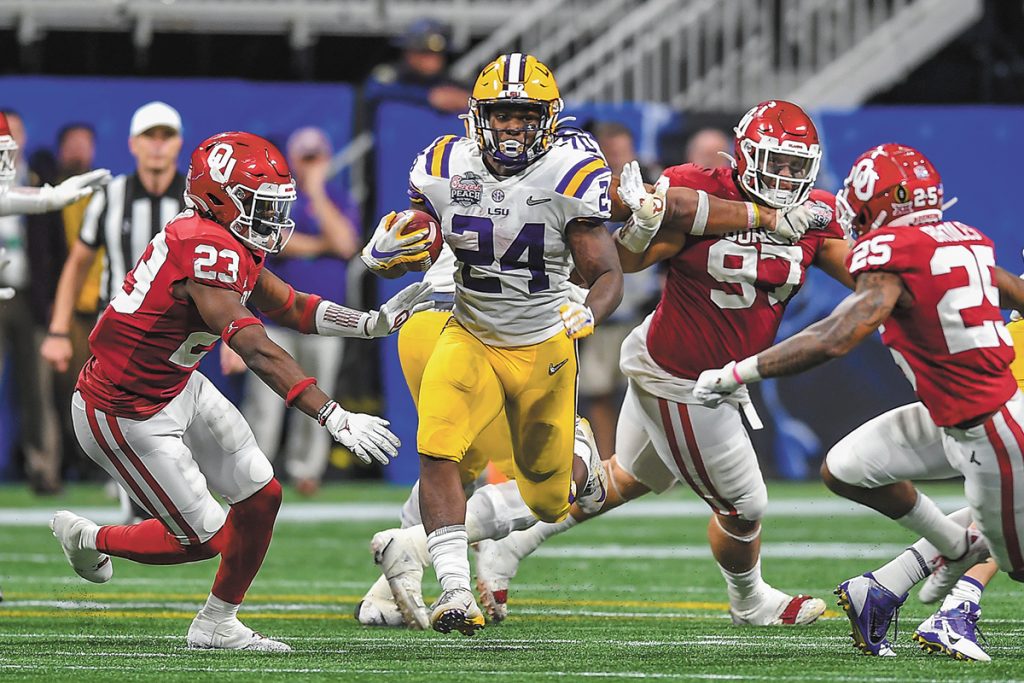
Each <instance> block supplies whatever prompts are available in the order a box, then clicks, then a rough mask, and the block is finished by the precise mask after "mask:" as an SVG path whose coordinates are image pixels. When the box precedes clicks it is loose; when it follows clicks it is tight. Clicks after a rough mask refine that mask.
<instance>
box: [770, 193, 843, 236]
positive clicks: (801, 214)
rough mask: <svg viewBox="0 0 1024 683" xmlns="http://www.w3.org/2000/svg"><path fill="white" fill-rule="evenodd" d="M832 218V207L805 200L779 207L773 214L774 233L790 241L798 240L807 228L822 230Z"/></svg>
mask: <svg viewBox="0 0 1024 683" xmlns="http://www.w3.org/2000/svg"><path fill="white" fill-rule="evenodd" d="M831 220H832V209H831V208H829V207H828V205H826V204H822V203H821V202H815V201H806V202H804V203H803V204H800V205H799V206H793V207H790V208H788V209H780V210H779V211H778V213H777V214H776V216H775V230H774V232H775V234H776V235H778V236H779V237H781V238H782V239H784V240H786V241H788V242H790V243H791V244H792V243H796V242H799V241H800V238H801V237H803V236H804V233H806V232H807V231H808V230H822V229H824V228H827V227H828V224H829V222H830V221H831Z"/></svg>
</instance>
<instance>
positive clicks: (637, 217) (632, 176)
mask: <svg viewBox="0 0 1024 683" xmlns="http://www.w3.org/2000/svg"><path fill="white" fill-rule="evenodd" d="M668 185H669V179H668V178H667V177H665V176H661V177H660V178H658V182H656V183H655V184H654V191H653V192H648V191H647V187H646V186H645V185H644V179H643V176H642V175H641V173H640V164H639V163H637V162H636V161H630V162H629V163H628V164H626V165H625V166H623V167H622V173H621V174H619V189H618V193H619V199H621V200H622V203H623V204H625V205H626V206H628V207H629V210H630V211H632V212H633V215H631V216H630V217H629V220H627V221H626V224H625V225H623V226H622V227H621V228H619V229H618V230H616V231H615V239H617V240H618V241H619V243H620V244H622V246H624V247H625V248H626V249H629V250H630V251H631V252H633V253H634V254H640V253H643V252H644V251H645V250H646V249H647V247H648V246H650V244H651V240H652V239H654V236H655V235H656V234H657V233H658V229H659V228H660V227H661V221H662V219H663V218H664V217H665V193H666V192H668Z"/></svg>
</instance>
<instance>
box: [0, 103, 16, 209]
mask: <svg viewBox="0 0 1024 683" xmlns="http://www.w3.org/2000/svg"><path fill="white" fill-rule="evenodd" d="M17 156H18V143H17V142H15V141H14V136H12V135H11V127H10V126H9V125H8V124H7V117H6V116H4V114H3V112H0V191H3V190H5V189H7V188H8V187H10V186H11V185H13V184H14V177H15V175H16V173H17V171H16V170H15V167H14V161H15V158H16V157H17Z"/></svg>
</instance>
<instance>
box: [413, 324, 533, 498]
mask: <svg viewBox="0 0 1024 683" xmlns="http://www.w3.org/2000/svg"><path fill="white" fill-rule="evenodd" d="M451 316H452V314H451V313H449V312H447V311H421V312H419V313H417V314H416V315H414V316H413V317H411V318H410V319H409V321H408V322H406V323H405V325H403V326H402V328H401V329H400V330H399V331H398V359H399V361H400V362H401V364H402V374H403V375H405V382H406V384H408V385H409V393H410V394H412V400H413V402H414V403H416V405H417V411H418V409H419V397H420V383H421V382H422V381H423V370H424V369H425V368H426V367H427V361H428V360H430V355H431V354H432V353H433V352H434V347H435V346H437V340H438V339H439V338H440V337H441V330H443V329H444V326H445V323H447V322H448V319H449V318H450V317H451ZM488 461H490V462H493V463H494V466H495V467H497V468H498V470H499V471H500V472H501V473H502V474H504V475H505V476H506V477H509V478H512V477H513V476H514V475H513V473H512V435H511V434H510V433H509V430H508V420H506V419H505V415H504V411H502V414H501V415H499V416H498V417H497V418H496V419H495V420H493V421H492V422H491V424H489V425H487V426H486V427H484V429H483V430H482V431H481V432H480V435H479V436H477V438H476V440H474V441H473V443H472V444H471V445H470V446H469V448H468V449H467V450H466V454H465V456H464V457H463V458H462V460H461V461H460V462H459V475H460V476H461V478H462V484H463V486H465V485H468V484H470V483H471V482H473V481H476V479H477V477H479V476H480V474H481V473H482V472H483V471H484V468H486V467H487V463H488Z"/></svg>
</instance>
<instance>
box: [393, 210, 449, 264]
mask: <svg viewBox="0 0 1024 683" xmlns="http://www.w3.org/2000/svg"><path fill="white" fill-rule="evenodd" d="M409 213H411V214H412V215H413V216H412V219H411V220H410V221H409V222H408V223H406V224H405V225H404V226H402V228H401V230H400V232H399V233H398V234H399V235H408V234H410V233H413V232H416V231H418V230H424V229H426V230H427V242H428V243H429V246H428V247H427V251H428V252H429V253H430V259H429V260H428V261H426V262H420V263H413V264H410V265H409V270H418V271H424V270H427V269H428V268H430V266H432V265H433V264H435V263H437V257H438V256H440V255H441V246H442V245H443V244H444V238H443V237H442V236H441V225H440V224H439V223H438V222H437V219H436V218H434V217H433V216H431V215H430V214H429V213H427V212H426V211H417V210H416V209H407V210H405V211H403V212H401V213H399V214H398V215H397V216H395V220H396V221H397V220H398V219H400V218H402V217H403V216H404V215H405V214H409Z"/></svg>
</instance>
